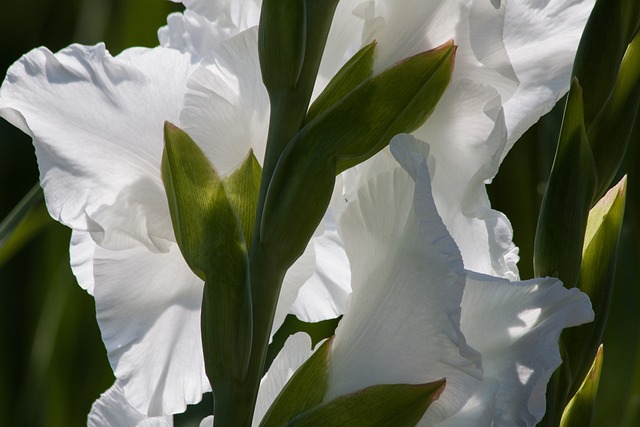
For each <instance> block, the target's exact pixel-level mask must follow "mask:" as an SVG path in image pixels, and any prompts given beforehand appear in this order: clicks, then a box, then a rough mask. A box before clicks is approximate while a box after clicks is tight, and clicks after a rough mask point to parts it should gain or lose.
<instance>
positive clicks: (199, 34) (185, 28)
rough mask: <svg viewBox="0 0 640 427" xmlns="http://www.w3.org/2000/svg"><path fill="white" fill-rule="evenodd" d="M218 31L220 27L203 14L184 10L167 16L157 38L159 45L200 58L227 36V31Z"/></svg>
mask: <svg viewBox="0 0 640 427" xmlns="http://www.w3.org/2000/svg"><path fill="white" fill-rule="evenodd" d="M220 32H221V29H219V28H217V27H216V26H215V25H214V24H213V23H212V22H211V21H209V20H208V19H207V18H205V17H204V16H202V15H199V14H197V13H195V12H193V11H190V10H186V11H185V12H184V13H172V14H170V15H169V16H168V17H167V25H165V26H164V27H161V28H160V29H159V30H158V40H159V41H160V46H163V47H167V48H171V49H176V50H179V51H180V52H189V53H191V54H194V55H195V56H196V57H197V59H202V58H204V57H206V56H207V55H208V54H209V53H210V52H211V51H212V50H213V49H214V48H215V47H216V46H217V45H218V44H219V43H220V42H222V41H224V40H226V39H227V38H228V37H227V31H223V32H222V34H220Z"/></svg>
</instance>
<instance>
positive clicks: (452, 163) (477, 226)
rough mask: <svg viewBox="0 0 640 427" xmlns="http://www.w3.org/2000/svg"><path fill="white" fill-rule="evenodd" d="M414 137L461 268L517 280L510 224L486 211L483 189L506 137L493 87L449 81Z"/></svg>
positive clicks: (499, 156)
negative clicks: (426, 152)
mask: <svg viewBox="0 0 640 427" xmlns="http://www.w3.org/2000/svg"><path fill="white" fill-rule="evenodd" d="M442 123H451V124H442ZM415 135H416V136H417V137H418V138H420V139H422V140H423V141H426V142H427V143H428V144H429V146H430V148H431V150H430V155H431V156H432V159H430V165H431V168H430V172H431V175H432V180H433V193H434V198H435V200H436V205H437V206H438V212H439V213H440V215H441V216H442V219H443V221H444V223H445V224H446V226H447V228H448V229H449V231H450V233H451V235H452V236H453V238H454V240H455V241H456V243H457V244H458V246H459V247H460V250H461V252H462V258H463V260H464V263H465V268H467V269H468V270H472V271H477V272H481V273H485V274H490V275H494V276H500V277H506V278H509V279H510V280H517V279H518V277H519V273H518V269H517V265H516V263H517V262H518V259H519V258H518V249H517V248H516V247H515V245H514V244H513V230H512V228H511V224H510V222H509V220H508V219H507V218H506V217H505V216H504V214H502V213H501V212H498V211H495V210H493V209H491V203H490V202H489V197H488V195H487V191H486V188H485V183H486V182H488V181H490V180H491V179H492V178H493V177H494V176H495V175H496V174H497V172H498V168H499V166H500V160H501V158H502V155H503V152H504V148H505V142H506V136H507V134H506V129H505V124H504V115H503V112H502V110H501V108H500V98H499V96H498V95H497V94H496V92H495V90H494V89H493V88H491V87H488V86H482V85H475V84H473V83H471V82H470V81H468V80H464V81H461V82H458V83H455V84H454V85H453V86H452V87H450V88H449V89H448V90H447V93H446V94H445V97H443V99H442V100H441V103H440V104H439V105H438V108H437V109H436V111H435V112H434V114H433V115H432V116H431V118H430V119H429V120H428V121H427V123H426V124H425V126H423V127H422V128H421V129H419V130H418V131H417V132H415ZM452 170H455V171H456V173H450V171H452Z"/></svg>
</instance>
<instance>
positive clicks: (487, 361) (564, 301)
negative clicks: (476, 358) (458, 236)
mask: <svg viewBox="0 0 640 427" xmlns="http://www.w3.org/2000/svg"><path fill="white" fill-rule="evenodd" d="M591 320H593V311H592V310H591V303H590V302H589V298H588V297H587V296H586V295H585V294H583V293H581V292H580V291H579V290H578V289H566V288H564V287H563V286H562V283H561V282H560V281H559V280H557V279H554V278H546V279H533V280H528V281H525V282H518V283H513V282H508V281H506V280H504V279H499V278H494V277H488V276H484V275H479V274H474V273H469V276H468V279H467V286H466V287H465V291H464V297H463V300H462V322H461V327H462V331H463V333H464V334H465V337H467V340H468V342H469V344H470V345H472V346H473V347H474V348H475V349H476V350H478V351H479V352H480V353H481V354H482V367H483V369H484V375H485V377H487V378H495V379H497V380H498V381H499V382H500V388H499V390H498V393H497V402H496V409H495V415H494V417H495V418H494V421H495V422H496V423H497V424H498V425H534V424H536V423H537V422H538V421H540V419H541V418H542V416H543V415H544V410H545V393H546V386H547V383H548V381H549V378H550V376H551V374H552V373H553V371H554V370H555V369H556V368H557V367H558V366H559V365H560V363H561V358H560V353H559V348H558V339H559V337H560V332H562V329H564V328H567V327H571V326H577V325H580V324H582V323H586V322H590V321H591Z"/></svg>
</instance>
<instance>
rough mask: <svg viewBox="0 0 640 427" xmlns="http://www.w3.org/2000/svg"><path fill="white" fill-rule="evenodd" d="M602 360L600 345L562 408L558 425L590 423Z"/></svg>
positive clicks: (581, 426) (577, 426)
mask: <svg viewBox="0 0 640 427" xmlns="http://www.w3.org/2000/svg"><path fill="white" fill-rule="evenodd" d="M603 360H604V353H603V350H602V346H600V347H599V348H598V351H597V353H596V356H595V359H594V360H593V364H592V365H591V369H590V370H589V373H588V374H587V376H586V377H585V379H584V381H583V382H582V385H581V386H580V389H579V390H578V392H577V393H576V394H575V396H573V398H572V399H571V401H570V402H569V404H568V405H567V407H566V408H565V409H564V412H563V414H562V420H561V421H560V427H588V426H590V425H591V418H592V415H593V407H594V402H595V399H596V395H597V394H598V385H599V384H600V373H601V372H602V363H603Z"/></svg>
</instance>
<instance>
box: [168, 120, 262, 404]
mask: <svg viewBox="0 0 640 427" xmlns="http://www.w3.org/2000/svg"><path fill="white" fill-rule="evenodd" d="M164 133H165V151H164V154H163V159H162V178H163V182H164V185H165V189H166V192H167V198H168V201H169V209H170V212H171V221H172V223H173V228H174V231H175V235H176V240H177V242H178V246H179V247H180V250H181V252H182V254H183V256H184V258H185V260H186V261H187V264H189V267H191V269H192V270H193V271H194V272H195V273H196V274H197V275H198V276H200V277H201V278H202V279H204V280H205V287H204V295H203V299H202V340H203V350H204V355H205V367H206V371H207V375H208V376H209V379H210V380H211V383H212V384H213V385H214V394H215V393H216V389H215V387H216V386H218V385H220V386H221V387H223V386H225V385H226V383H227V382H228V381H230V380H234V381H241V380H242V379H243V378H244V376H245V374H246V371H247V366H248V363H249V355H250V352H251V339H252V311H251V293H250V288H249V266H248V259H247V245H246V244H245V240H244V235H243V231H242V227H241V225H240V219H239V218H238V214H237V213H236V210H235V208H234V207H233V205H232V204H231V202H230V200H229V197H228V196H227V194H226V192H225V189H224V185H223V183H222V180H221V179H220V177H219V176H218V175H217V174H216V172H215V171H214V170H213V168H212V166H211V164H210V163H209V160H208V159H207V158H206V156H205V155H204V153H203V152H202V151H201V150H200V148H199V147H198V145H197V144H196V143H195V142H194V141H193V140H192V139H191V138H190V137H189V135H187V134H186V133H185V132H184V131H182V130H181V129H179V128H178V127H176V126H174V125H172V124H170V123H168V122H167V123H165V128H164ZM219 397H220V396H219V395H218V394H216V399H218V398H219Z"/></svg>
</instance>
